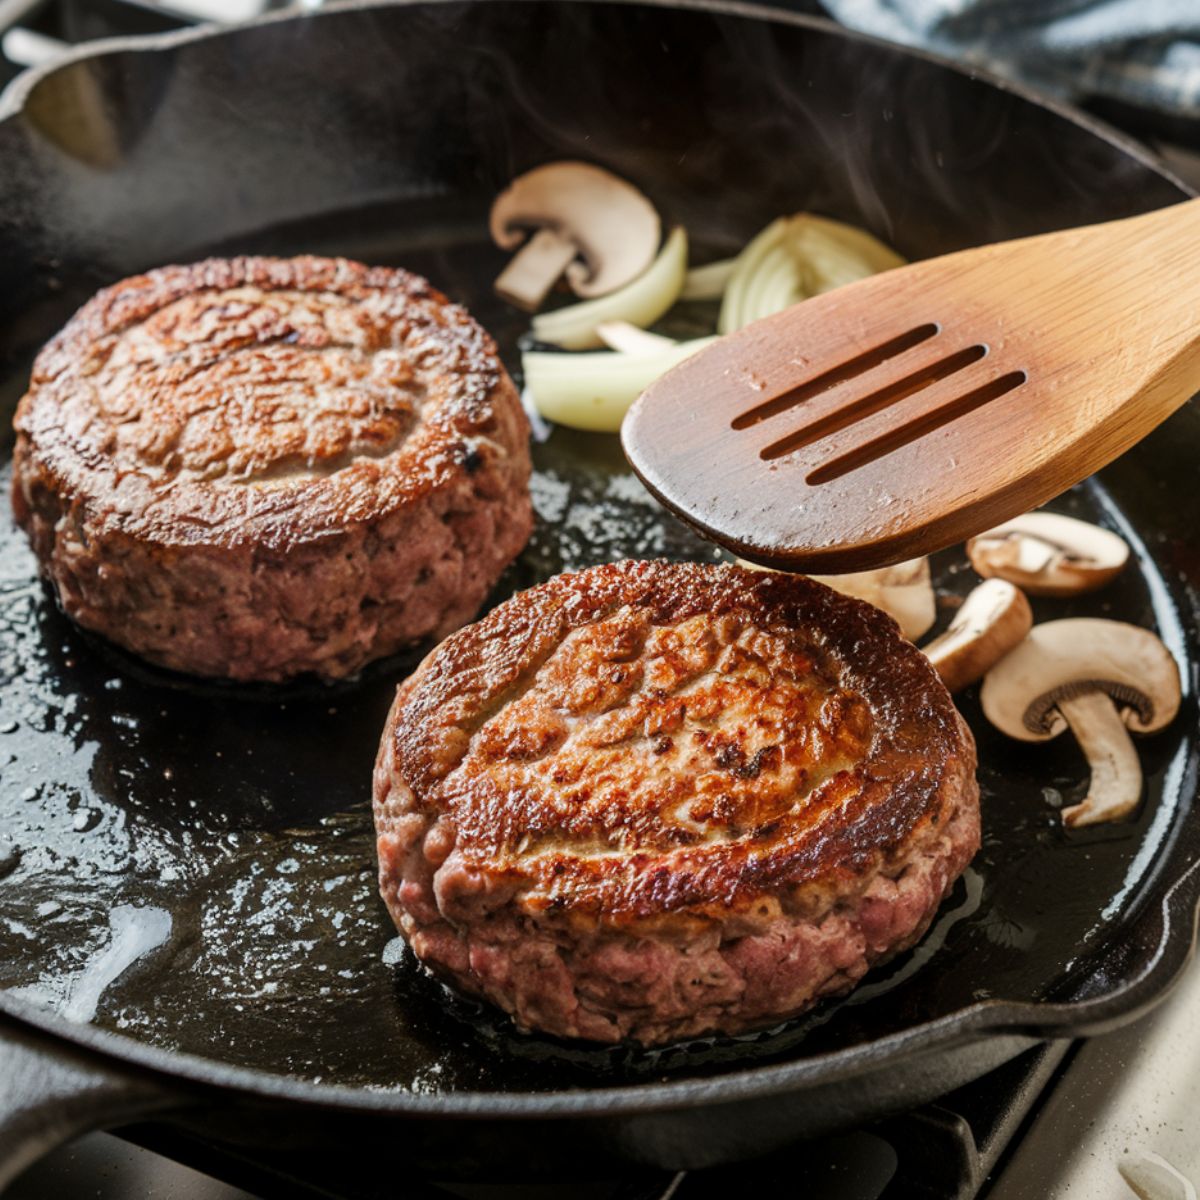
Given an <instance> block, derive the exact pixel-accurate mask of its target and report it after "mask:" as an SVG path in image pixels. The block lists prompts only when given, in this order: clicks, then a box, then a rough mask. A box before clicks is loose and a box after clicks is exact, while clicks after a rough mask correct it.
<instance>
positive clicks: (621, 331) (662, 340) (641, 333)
mask: <svg viewBox="0 0 1200 1200" xmlns="http://www.w3.org/2000/svg"><path fill="white" fill-rule="evenodd" d="M596 332H597V333H598V334H599V335H600V340H601V341H602V342H603V343H604V344H605V345H606V346H607V347H608V348H609V349H610V350H620V351H621V352H622V353H624V354H658V353H661V352H662V351H663V350H670V348H671V347H672V346H677V345H678V344H679V343H678V342H677V341H676V340H675V339H674V338H669V337H664V336H663V335H662V334H661V333H648V332H647V331H646V330H645V329H639V328H638V327H637V326H636V325H630V323H629V322H628V321H602V322H601V323H600V324H599V325H597V326H596Z"/></svg>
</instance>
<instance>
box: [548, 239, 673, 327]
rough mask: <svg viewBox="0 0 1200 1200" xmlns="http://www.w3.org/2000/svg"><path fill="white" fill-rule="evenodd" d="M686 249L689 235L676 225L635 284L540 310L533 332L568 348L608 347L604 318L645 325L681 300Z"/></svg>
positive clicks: (605, 320) (628, 284) (605, 319)
mask: <svg viewBox="0 0 1200 1200" xmlns="http://www.w3.org/2000/svg"><path fill="white" fill-rule="evenodd" d="M687 253H688V244H687V233H686V232H685V231H684V230H683V229H682V228H680V227H676V228H675V229H673V230H671V233H670V235H669V236H668V238H667V240H666V242H665V243H664V245H663V248H662V249H661V250H660V251H659V252H658V257H657V258H656V259H655V260H654V262H652V263H651V264H650V266H649V267H647V268H646V270H645V271H643V272H642V274H641V275H639V276H638V277H637V278H636V279H635V280H634V281H633V282H632V283H627V284H626V285H625V286H624V287H623V288H618V289H617V290H616V291H615V292H610V293H609V294H608V295H607V296H600V297H598V298H597V299H595V300H585V301H583V303H582V304H571V305H568V306H567V307H566V308H559V309H555V310H554V312H548V313H539V314H538V316H536V317H534V318H533V336H534V337H536V338H537V339H538V341H539V342H550V343H551V344H553V345H555V346H562V347H563V348H564V349H567V350H592V349H595V348H597V347H599V346H601V345H603V342H602V341H601V339H600V335H599V334H598V333H597V332H596V326H598V325H600V324H602V323H604V322H607V321H627V322H628V323H629V324H630V325H637V326H639V327H640V328H645V326H647V325H652V324H654V322H655V321H657V320H658V318H659V317H661V316H662V315H663V313H665V312H666V311H667V309H669V308H670V307H671V305H672V304H674V303H675V301H676V300H678V299H679V293H680V292H681V291H682V290H683V280H684V276H685V275H686V274H687Z"/></svg>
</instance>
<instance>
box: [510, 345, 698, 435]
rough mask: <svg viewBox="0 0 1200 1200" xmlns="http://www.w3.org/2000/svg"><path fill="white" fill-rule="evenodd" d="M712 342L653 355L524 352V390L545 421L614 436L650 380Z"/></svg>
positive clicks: (676, 346)
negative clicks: (630, 407)
mask: <svg viewBox="0 0 1200 1200" xmlns="http://www.w3.org/2000/svg"><path fill="white" fill-rule="evenodd" d="M715 340H716V339H715V338H711V337H706V338H695V339H693V340H692V341H687V342H677V343H676V344H675V345H673V346H672V347H671V348H670V349H666V350H660V351H657V352H656V353H653V354H618V353H615V352H613V351H607V352H601V353H598V354H560V353H558V352H557V351H546V350H530V351H527V352H526V353H525V354H523V355H521V367H522V370H523V371H524V374H525V388H526V390H527V391H528V393H529V397H530V399H531V400H532V401H533V404H534V407H535V408H536V409H537V411H538V412H539V413H540V414H541V415H542V416H543V417H545V418H546V419H547V420H549V421H556V422H558V423H559V424H560V425H570V426H571V427H572V428H573V429H589V430H598V431H602V432H606V433H615V432H616V431H617V430H618V429H620V428H621V419H622V418H623V417H624V416H625V413H626V411H627V410H628V408H629V406H630V405H631V404H632V403H633V402H634V401H635V400H636V399H637V398H638V396H640V395H641V394H642V392H644V391H645V390H646V388H647V387H649V386H650V384H651V383H653V382H654V380H656V379H657V378H658V377H659V376H660V375H662V374H663V373H664V372H666V371H668V370H670V369H671V367H673V366H675V364H676V363H681V362H683V360H684V359H685V358H688V357H689V356H690V355H692V354H695V353H696V352H697V351H699V350H703V349H704V347H705V346H708V345H711V344H712V343H713V342H714V341H715Z"/></svg>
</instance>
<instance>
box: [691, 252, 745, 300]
mask: <svg viewBox="0 0 1200 1200" xmlns="http://www.w3.org/2000/svg"><path fill="white" fill-rule="evenodd" d="M736 265H737V259H736V258H723V259H721V260H720V261H719V262H710V263H705V264H704V266H702V267H693V268H692V269H691V270H690V271H689V272H688V273H687V275H686V276H685V277H684V280H683V291H682V292H680V293H679V298H680V300H720V298H721V296H722V295H723V294H724V292H725V285H726V284H728V282H729V277H730V276H731V275H732V274H733V268H734V267H735V266H736Z"/></svg>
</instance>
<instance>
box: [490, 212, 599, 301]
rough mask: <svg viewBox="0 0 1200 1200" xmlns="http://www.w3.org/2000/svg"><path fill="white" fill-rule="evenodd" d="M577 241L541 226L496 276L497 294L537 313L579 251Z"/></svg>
mask: <svg viewBox="0 0 1200 1200" xmlns="http://www.w3.org/2000/svg"><path fill="white" fill-rule="evenodd" d="M578 253H579V251H578V249H577V248H576V246H575V243H574V242H572V241H570V240H569V239H568V238H565V237H563V236H562V235H561V234H559V233H557V232H555V230H553V229H539V230H538V231H537V232H536V233H535V234H534V235H533V236H532V237H531V238H530V239H529V240H528V241H527V242H526V243H525V245H524V246H522V247H521V249H520V250H518V251H517V253H516V254H515V255H513V257H512V259H511V260H510V262H509V264H508V266H507V267H505V268H504V270H503V271H501V272H500V274H499V276H498V277H497V279H496V291H497V293H498V294H499V295H500V296H501V297H502V298H503V299H505V300H507V301H508V302H509V303H510V304H515V305H516V306H517V307H518V308H523V309H524V310H525V311H526V312H537V310H538V309H539V308H541V307H542V301H543V300H545V299H546V296H547V294H548V293H549V291H550V289H551V288H552V287H553V286H554V285H555V283H556V282H557V281H558V279H559V278H560V276H561V275H562V273H563V272H564V271H565V270H566V269H567V264H568V263H569V262H571V260H572V259H573V258H574V257H575V255H576V254H578Z"/></svg>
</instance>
